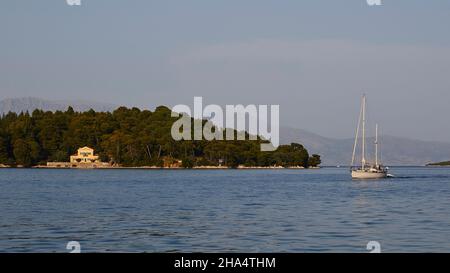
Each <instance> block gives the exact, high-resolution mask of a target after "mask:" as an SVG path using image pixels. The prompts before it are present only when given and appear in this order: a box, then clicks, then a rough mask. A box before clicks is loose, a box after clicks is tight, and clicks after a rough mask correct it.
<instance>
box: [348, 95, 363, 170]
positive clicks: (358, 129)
mask: <svg viewBox="0 0 450 273" xmlns="http://www.w3.org/2000/svg"><path fill="white" fill-rule="evenodd" d="M360 108H361V109H360V110H359V118H358V126H357V127H356V135H355V143H354V144H353V155H352V163H351V164H350V166H351V167H353V166H354V163H355V156H356V146H358V138H359V131H360V127H361V120H362V113H363V104H362V101H361V107H360Z"/></svg>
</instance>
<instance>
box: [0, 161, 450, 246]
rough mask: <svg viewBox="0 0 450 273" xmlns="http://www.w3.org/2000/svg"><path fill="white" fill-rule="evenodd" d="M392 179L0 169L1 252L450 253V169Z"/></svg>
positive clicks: (302, 173) (342, 173) (337, 174)
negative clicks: (373, 251)
mask: <svg viewBox="0 0 450 273" xmlns="http://www.w3.org/2000/svg"><path fill="white" fill-rule="evenodd" d="M390 172H391V173H392V174H393V175H394V177H393V178H389V179H384V180H374V181H355V180H352V179H351V177H350V172H349V170H348V169H347V168H321V169H314V170H302V169H273V170H267V169H265V170H125V169H120V170H114V169H113V170H100V169H98V170H79V169H0V252H17V253H22V252H39V253H41V252H44V253H48V252H50V253H53V252H58V253H66V252H70V251H73V250H74V248H73V244H74V242H75V244H76V246H77V247H76V248H77V250H78V251H81V252H149V253H153V252H206V253H208V252H251V253H253V252H255V253H256V252H264V253H267V252H282V253H292V252H293V253H299V252H352V253H353V252H354V253H367V252H370V251H372V250H374V249H375V248H376V250H377V251H379V252H450V168H427V167H393V168H391V169H390ZM69 242H70V243H69ZM374 246H375V247H374Z"/></svg>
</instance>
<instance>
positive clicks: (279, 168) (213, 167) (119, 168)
mask: <svg viewBox="0 0 450 273" xmlns="http://www.w3.org/2000/svg"><path fill="white" fill-rule="evenodd" d="M0 168H5V169H51V170H67V169H75V170H290V169H291V170H316V169H321V167H309V168H305V167H300V166H297V167H282V166H269V167H260V166H250V167H246V166H239V167H237V168H231V167H227V166H196V167H193V168H183V167H158V166H141V167H120V166H108V167H96V168H91V167H54V166H45V165H37V166H32V167H21V166H17V167H13V166H7V165H0Z"/></svg>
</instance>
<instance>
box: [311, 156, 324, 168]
mask: <svg viewBox="0 0 450 273" xmlns="http://www.w3.org/2000/svg"><path fill="white" fill-rule="evenodd" d="M321 163H322V160H321V159H320V155H317V154H313V155H312V156H311V157H310V158H309V161H308V165H309V166H310V167H317V166H319V165H320V164H321Z"/></svg>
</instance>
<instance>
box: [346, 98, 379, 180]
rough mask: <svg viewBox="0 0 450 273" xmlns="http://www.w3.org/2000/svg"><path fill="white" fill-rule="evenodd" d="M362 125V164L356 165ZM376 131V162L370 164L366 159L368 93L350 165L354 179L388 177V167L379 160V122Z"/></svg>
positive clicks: (362, 106) (362, 109)
mask: <svg viewBox="0 0 450 273" xmlns="http://www.w3.org/2000/svg"><path fill="white" fill-rule="evenodd" d="M361 125H362V145H361V150H362V155H361V166H355V157H356V148H357V146H358V138H359V131H360V129H361V128H360V127H361ZM375 132H376V136H375V143H374V144H375V163H374V164H370V163H368V162H367V160H366V95H363V97H362V102H361V111H360V114H359V121H358V126H357V129H356V137H355V144H354V146H353V156H352V163H351V165H350V166H351V174H352V178H353V179H382V178H387V177H388V169H387V168H386V167H384V166H383V165H382V164H381V163H380V162H379V158H378V124H377V125H376V128H375Z"/></svg>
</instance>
